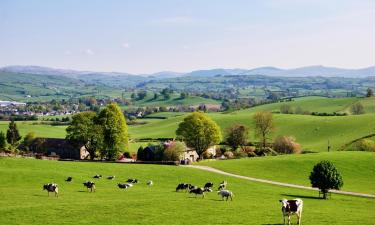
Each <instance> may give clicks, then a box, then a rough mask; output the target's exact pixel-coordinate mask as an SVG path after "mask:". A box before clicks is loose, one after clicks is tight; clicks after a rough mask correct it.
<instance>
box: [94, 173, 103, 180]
mask: <svg viewBox="0 0 375 225" xmlns="http://www.w3.org/2000/svg"><path fill="white" fill-rule="evenodd" d="M92 178H96V179H100V178H102V175H100V174H96V175H95V176H93V177H92Z"/></svg>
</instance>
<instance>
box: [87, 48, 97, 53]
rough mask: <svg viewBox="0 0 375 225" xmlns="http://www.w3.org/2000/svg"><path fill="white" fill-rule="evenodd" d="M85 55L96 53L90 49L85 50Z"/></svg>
mask: <svg viewBox="0 0 375 225" xmlns="http://www.w3.org/2000/svg"><path fill="white" fill-rule="evenodd" d="M85 54H86V55H95V52H94V51H93V50H91V49H89V48H88V49H86V50H85Z"/></svg>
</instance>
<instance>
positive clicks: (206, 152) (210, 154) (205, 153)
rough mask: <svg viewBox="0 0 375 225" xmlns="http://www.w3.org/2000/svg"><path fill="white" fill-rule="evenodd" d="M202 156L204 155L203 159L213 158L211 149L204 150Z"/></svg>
mask: <svg viewBox="0 0 375 225" xmlns="http://www.w3.org/2000/svg"><path fill="white" fill-rule="evenodd" d="M202 157H203V159H212V158H213V155H212V153H211V152H209V151H204V152H203V154H202Z"/></svg>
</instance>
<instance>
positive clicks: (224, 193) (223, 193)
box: [217, 190, 234, 201]
mask: <svg viewBox="0 0 375 225" xmlns="http://www.w3.org/2000/svg"><path fill="white" fill-rule="evenodd" d="M217 194H218V195H221V199H222V200H223V201H224V198H226V200H227V201H228V198H230V200H231V201H233V197H234V194H233V192H231V191H229V190H220V191H218V192H217Z"/></svg>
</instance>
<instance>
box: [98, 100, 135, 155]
mask: <svg viewBox="0 0 375 225" xmlns="http://www.w3.org/2000/svg"><path fill="white" fill-rule="evenodd" d="M98 121H99V124H100V125H101V126H102V128H103V137H104V141H103V144H104V145H103V147H104V148H103V149H105V153H106V157H107V159H109V160H114V159H116V158H117V156H118V155H119V154H120V153H121V152H122V151H125V149H126V148H128V127H127V125H126V121H125V117H124V114H123V113H122V112H121V109H120V107H118V105H117V104H116V103H111V104H109V105H107V107H105V108H104V109H103V110H102V111H100V113H99V118H98Z"/></svg>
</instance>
